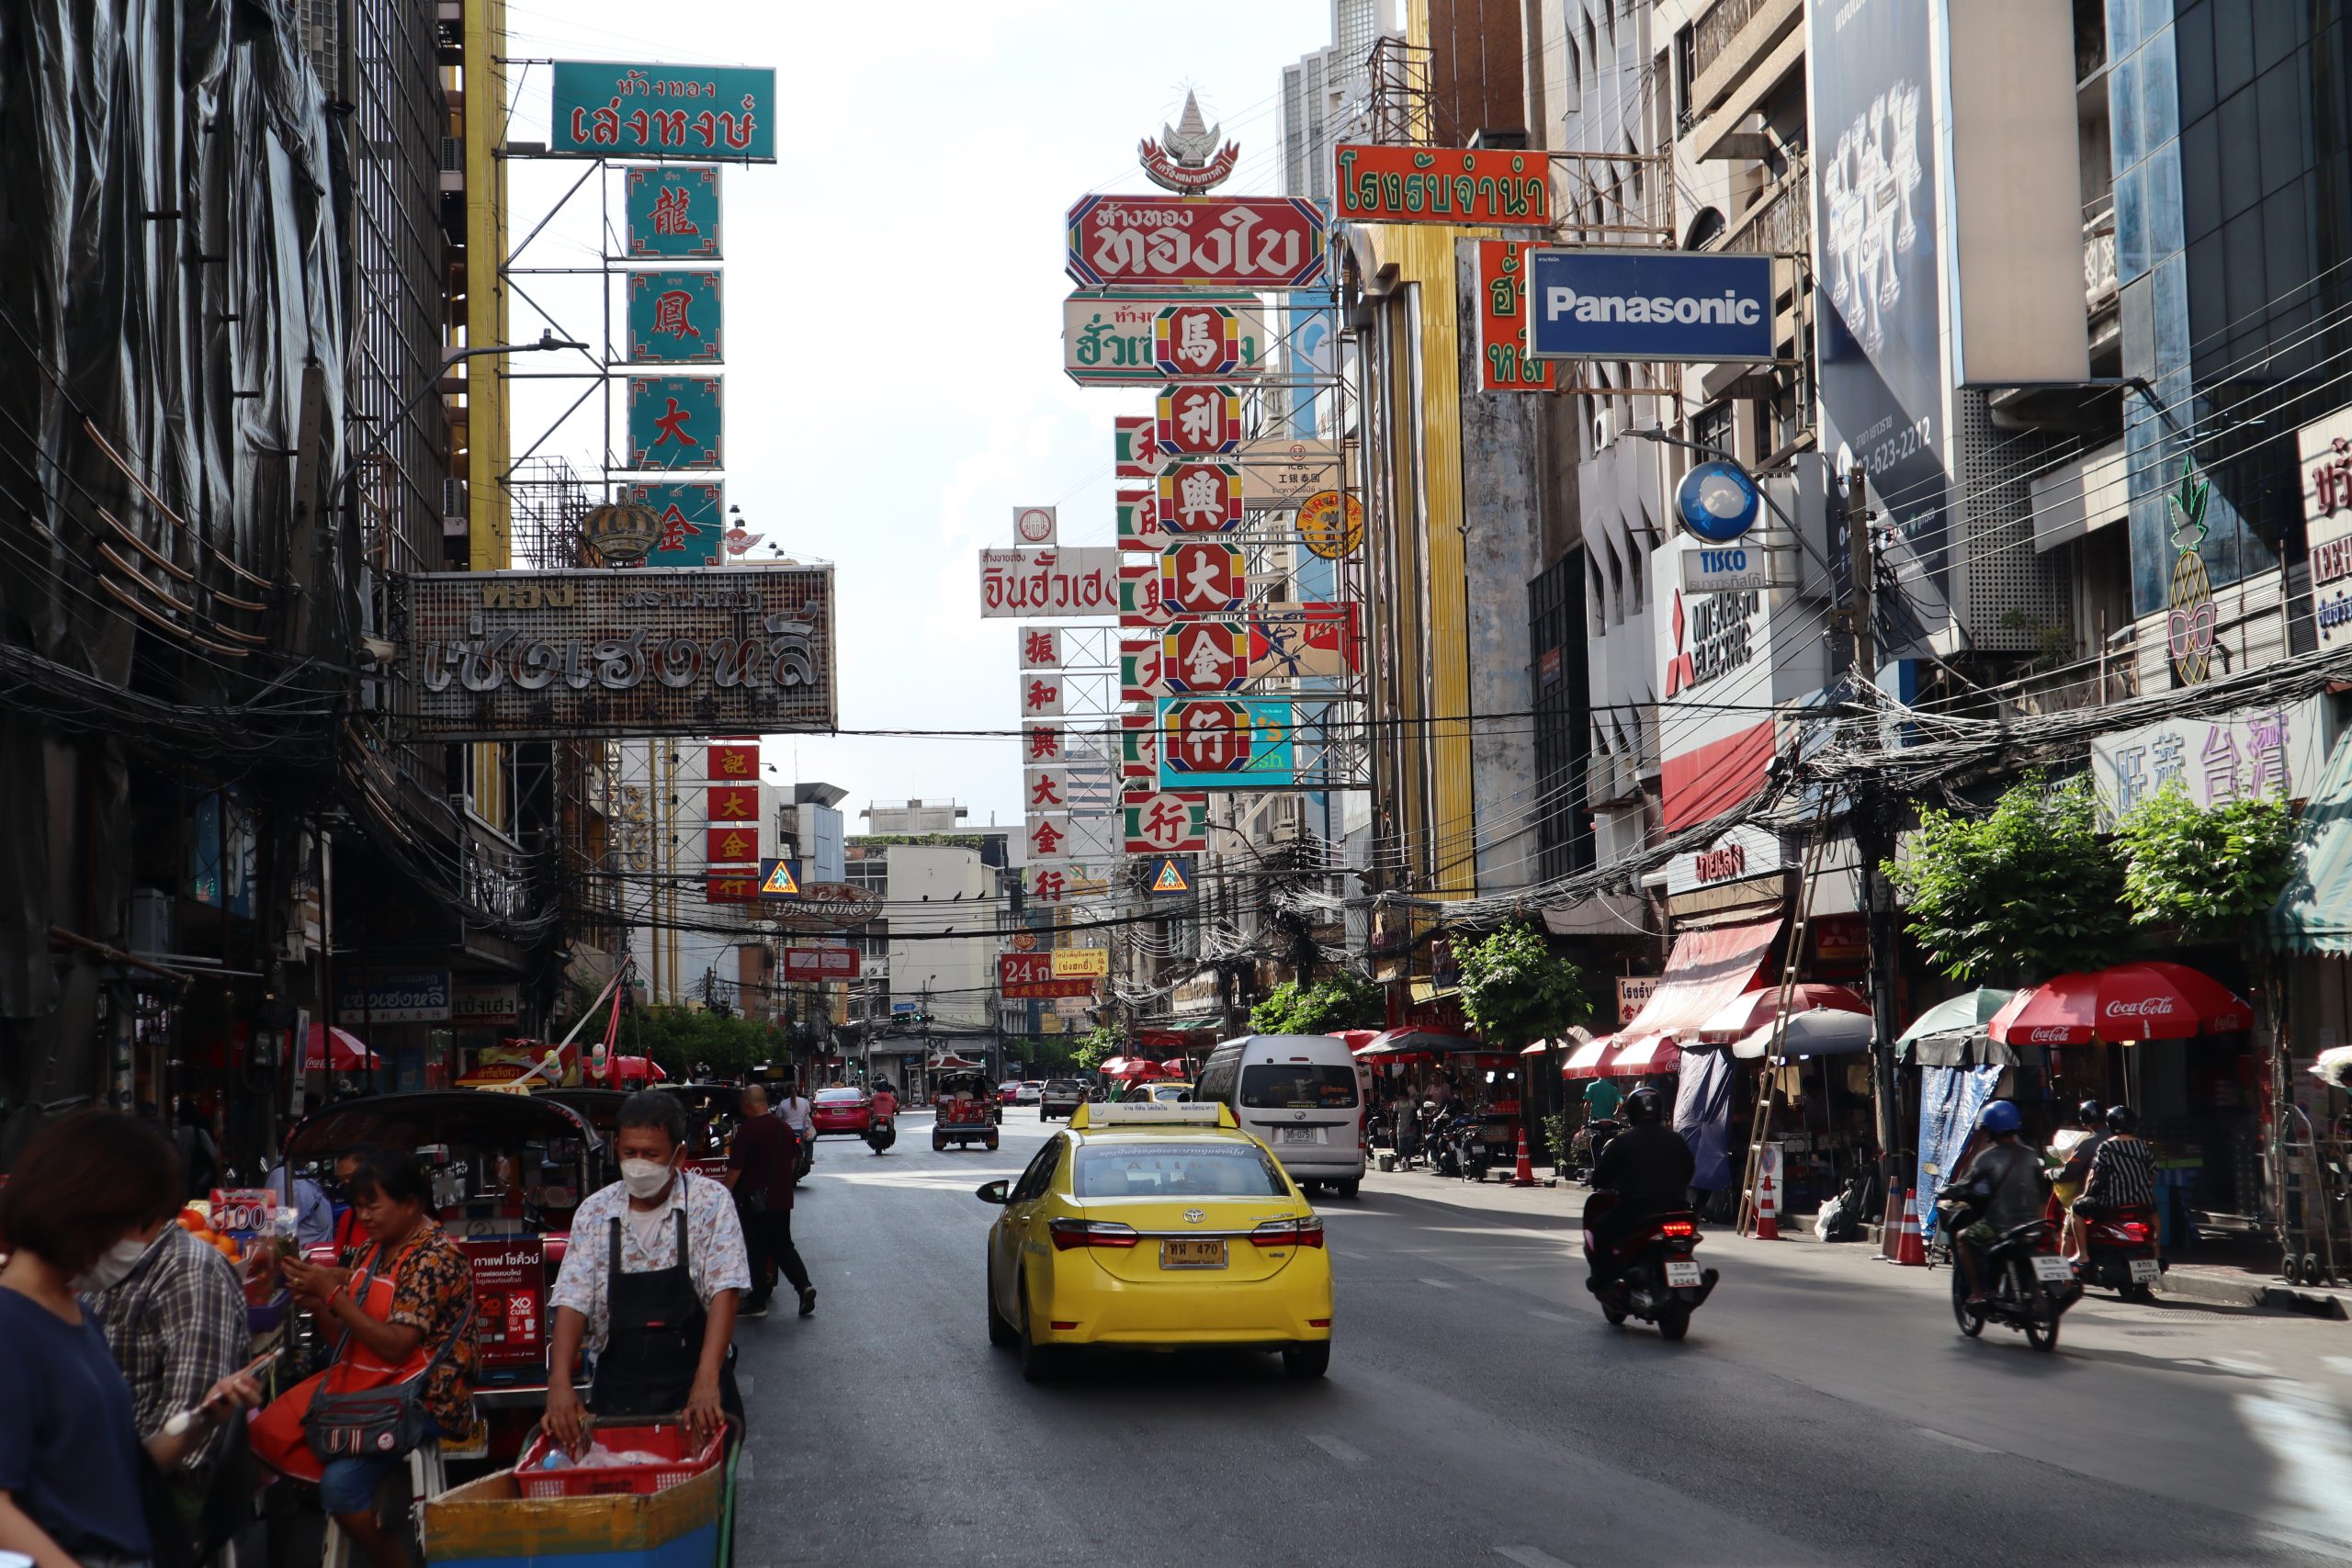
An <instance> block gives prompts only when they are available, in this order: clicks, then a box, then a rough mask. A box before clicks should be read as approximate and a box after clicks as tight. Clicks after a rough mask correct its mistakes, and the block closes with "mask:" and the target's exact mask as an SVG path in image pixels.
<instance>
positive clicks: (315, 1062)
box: [302, 1023, 377, 1073]
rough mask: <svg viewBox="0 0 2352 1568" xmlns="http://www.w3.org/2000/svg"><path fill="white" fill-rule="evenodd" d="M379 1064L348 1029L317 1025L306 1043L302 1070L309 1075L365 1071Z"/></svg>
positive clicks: (373, 1054)
mask: <svg viewBox="0 0 2352 1568" xmlns="http://www.w3.org/2000/svg"><path fill="white" fill-rule="evenodd" d="M376 1063H377V1056H376V1054H375V1053H374V1052H373V1051H370V1050H368V1047H367V1046H366V1045H365V1044H364V1043H361V1041H360V1038H359V1036H357V1035H356V1034H354V1033H352V1032H350V1031H349V1030H346V1029H334V1028H331V1027H329V1026H328V1025H326V1024H323V1023H314V1024H312V1025H311V1032H310V1036H309V1038H308V1039H306V1040H305V1041H304V1042H303V1043H302V1070H303V1071H304V1072H306V1073H325V1072H335V1073H356V1072H364V1071H366V1070H367V1069H368V1067H370V1066H375V1065H376Z"/></svg>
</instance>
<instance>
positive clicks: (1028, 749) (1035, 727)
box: [1021, 724, 1062, 766]
mask: <svg viewBox="0 0 2352 1568" xmlns="http://www.w3.org/2000/svg"><path fill="white" fill-rule="evenodd" d="M1021 760H1022V761H1023V762H1024V763H1027V764H1029V765H1031V766H1035V764H1037V763H1039V762H1058V761H1061V760H1062V727H1061V726H1060V725H1058V724H1024V725H1023V726H1022V727H1021Z"/></svg>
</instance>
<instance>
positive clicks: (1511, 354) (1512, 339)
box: [1478, 240, 1555, 392]
mask: <svg viewBox="0 0 2352 1568" xmlns="http://www.w3.org/2000/svg"><path fill="white" fill-rule="evenodd" d="M1534 248H1535V247H1534V246H1532V245H1530V244H1528V243H1525V242H1523V241H1520V240H1481V241H1479V242H1478V389H1479V390H1480V391H1482V392H1548V391H1550V390H1551V389H1552V367H1553V364H1554V363H1555V362H1554V361H1552V360H1549V359H1531V358H1529V357H1528V353H1527V347H1528V344H1527V334H1528V330H1529V329H1528V313H1527V267H1528V257H1529V256H1530V255H1531V254H1532V253H1533V251H1534Z"/></svg>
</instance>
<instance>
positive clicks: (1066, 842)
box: [1021, 816, 1076, 865]
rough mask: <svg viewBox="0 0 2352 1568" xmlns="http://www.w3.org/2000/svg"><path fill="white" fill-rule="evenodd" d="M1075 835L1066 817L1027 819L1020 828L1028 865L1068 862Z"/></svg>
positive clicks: (1034, 817)
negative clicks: (1027, 853)
mask: <svg viewBox="0 0 2352 1568" xmlns="http://www.w3.org/2000/svg"><path fill="white" fill-rule="evenodd" d="M1075 839H1076V835H1075V834H1074V833H1073V832H1072V831H1071V829H1070V825H1069V817H1068V816H1056V817H1036V816H1032V817H1029V818H1026V819H1025V820H1024V821H1023V827H1022V840H1021V841H1022V844H1023V848H1025V849H1026V850H1027V851H1028V852H1029V855H1028V859H1029V863H1030V864H1032V865H1036V864H1040V863H1044V862H1046V861H1057V860H1062V861H1066V860H1069V858H1070V856H1071V853H1072V846H1073V843H1074V841H1075Z"/></svg>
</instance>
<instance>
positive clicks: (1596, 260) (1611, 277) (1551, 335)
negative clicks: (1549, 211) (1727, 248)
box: [1528, 249, 1773, 364]
mask: <svg viewBox="0 0 2352 1568" xmlns="http://www.w3.org/2000/svg"><path fill="white" fill-rule="evenodd" d="M1528 295H1529V298H1530V299H1532V300H1533V301H1534V304H1535V320H1534V322H1533V323H1532V331H1531V333H1530V338H1531V343H1532V349H1533V352H1534V355H1535V357H1537V358H1539V359H1658V360H1678V361H1682V362H1686V363H1701V364H1704V363H1714V362H1719V361H1723V360H1744V359H1770V358H1771V357H1772V356H1773V355H1772V258H1771V257H1770V256H1767V255H1748V254H1738V255H1724V254H1718V253H1714V252H1709V251H1630V250H1562V249H1544V250H1539V251H1537V252H1536V253H1535V255H1534V261H1533V265H1532V268H1531V271H1530V276H1529V283H1528Z"/></svg>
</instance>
